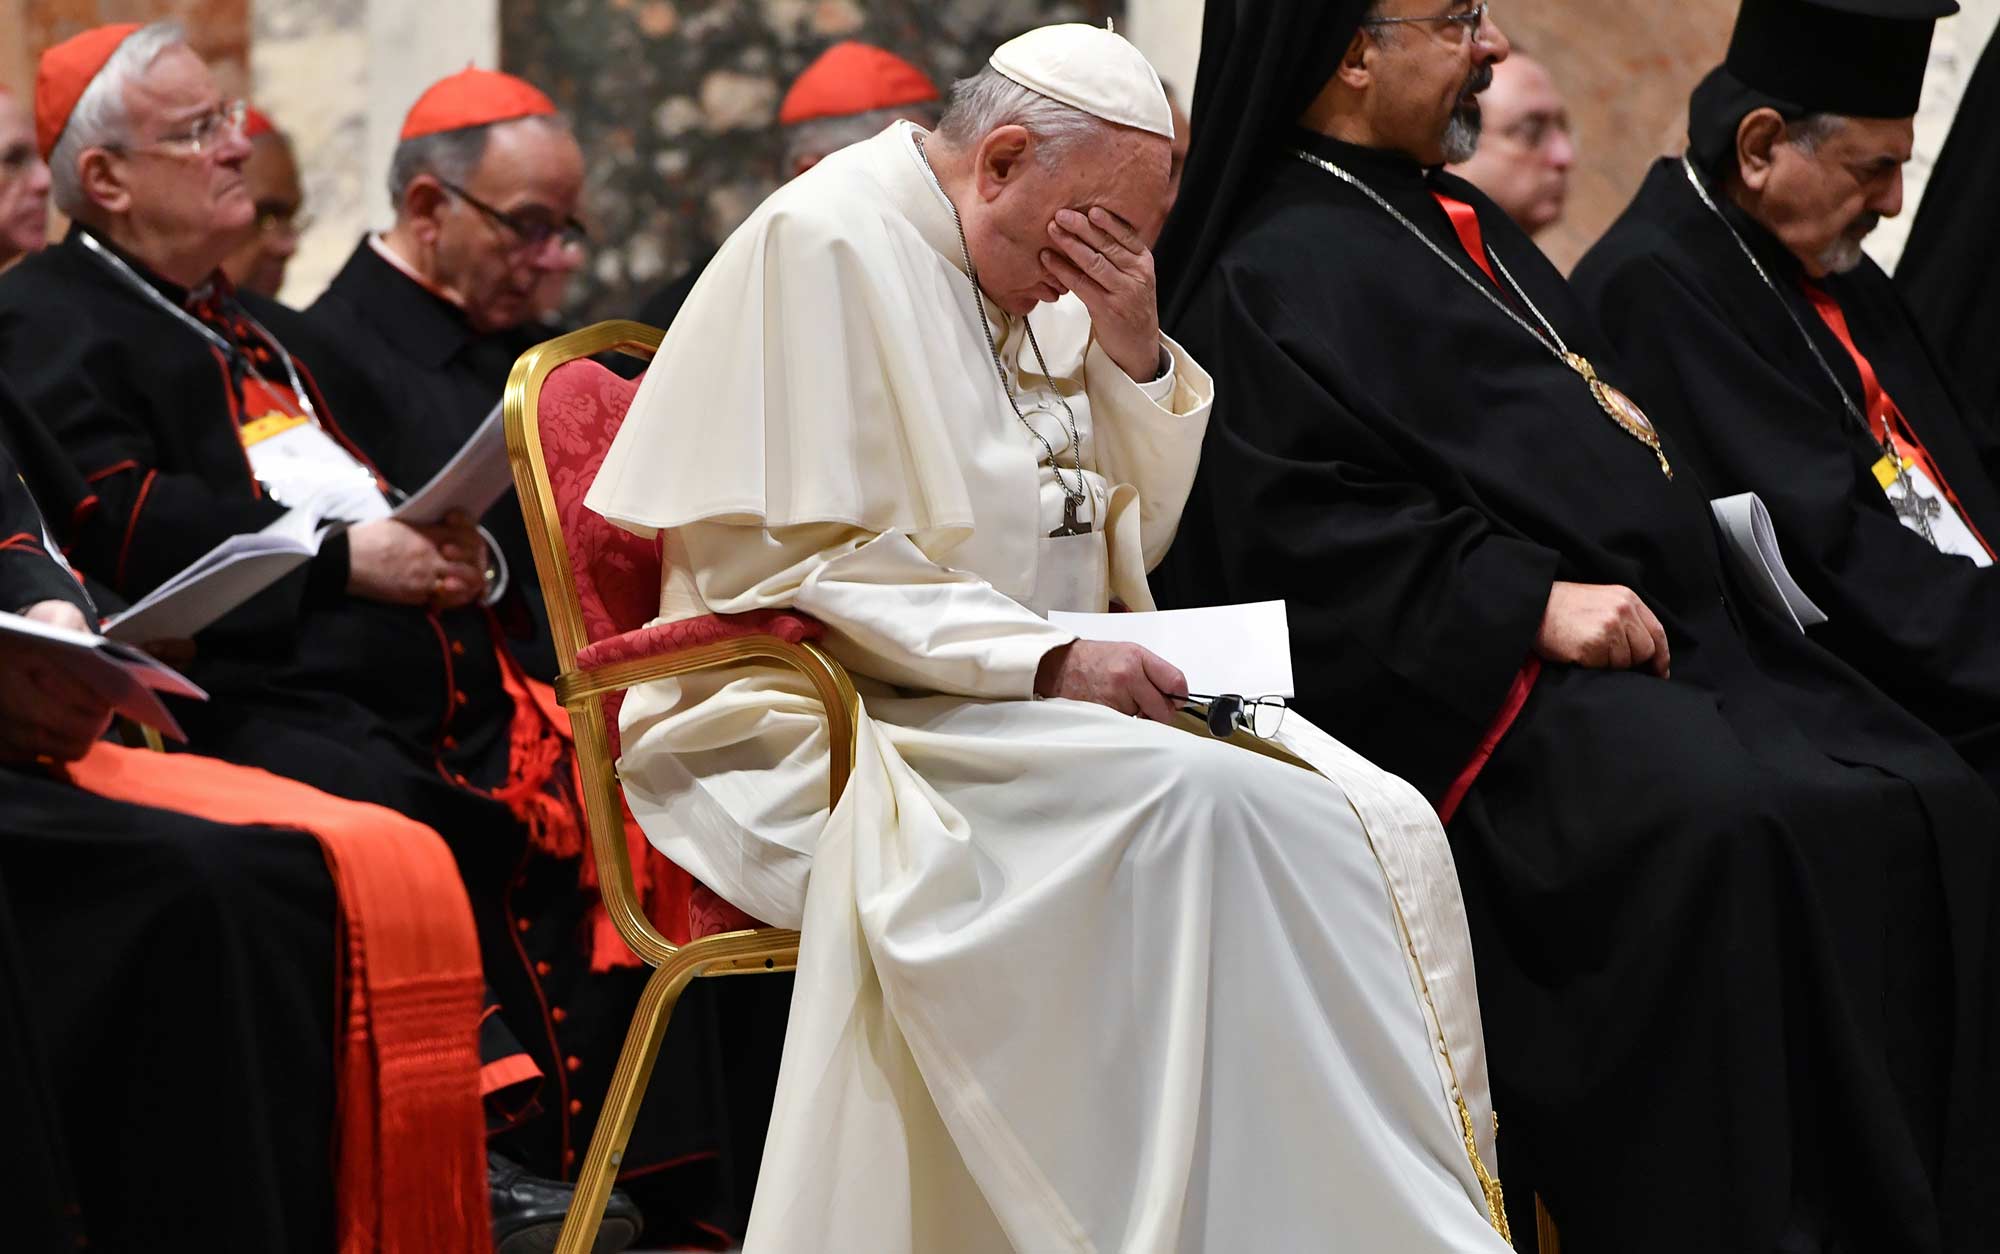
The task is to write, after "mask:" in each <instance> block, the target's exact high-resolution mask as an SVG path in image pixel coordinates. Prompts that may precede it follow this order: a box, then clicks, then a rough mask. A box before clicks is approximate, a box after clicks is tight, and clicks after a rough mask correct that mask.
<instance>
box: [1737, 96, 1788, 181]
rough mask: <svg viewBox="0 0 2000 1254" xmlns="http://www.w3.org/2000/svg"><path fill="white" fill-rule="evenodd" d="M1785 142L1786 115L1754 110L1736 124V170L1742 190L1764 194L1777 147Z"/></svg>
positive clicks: (1774, 111)
mask: <svg viewBox="0 0 2000 1254" xmlns="http://www.w3.org/2000/svg"><path fill="white" fill-rule="evenodd" d="M1783 142H1785V115H1784V114H1782V113H1779V112H1778V111H1777V110H1776V109H1769V108H1766V109H1755V110H1752V111H1751V112H1750V114H1749V115H1748V116H1746V117H1745V118H1744V119H1743V120H1742V121H1741V122H1738V123H1737V124H1736V170H1737V174H1738V176H1739V177H1740V178H1741V179H1742V180H1743V186H1745V187H1747V188H1749V189H1750V190H1751V191H1753V192H1761V191H1763V190H1764V185H1765V184H1766V183H1768V182H1770V180H1771V167H1772V165H1773V164H1774V162H1775V160H1776V153H1777V147H1778V145H1779V144H1781V143H1783Z"/></svg>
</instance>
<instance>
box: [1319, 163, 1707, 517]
mask: <svg viewBox="0 0 2000 1254" xmlns="http://www.w3.org/2000/svg"><path fill="white" fill-rule="evenodd" d="M1292 155H1293V156H1295V157H1297V158H1298V159H1299V160H1301V161H1303V162H1305V163H1306V164H1307V165H1310V166H1313V167H1315V168H1317V169H1321V170H1324V171H1326V172H1327V173H1328V174H1331V175H1333V177H1335V178H1337V179H1339V180H1340V181H1341V182H1343V183H1345V184H1347V185H1348V186H1349V187H1352V188H1353V189H1354V190H1356V191H1358V192H1360V193H1361V194H1362V195H1364V196H1366V197H1367V198H1368V199H1370V200H1372V201H1374V202H1375V205H1376V207H1377V208H1379V209H1381V210H1382V212H1384V213H1386V214H1388V215H1389V216H1390V217H1391V218H1394V219H1395V220H1396V221H1397V222H1399V223H1401V224H1402V226H1403V229H1404V230H1406V231H1408V232H1409V233H1410V234H1412V235H1414V236H1416V237H1417V241H1418V242H1419V243H1421V244H1422V245H1423V246H1424V247H1425V248H1428V249H1430V250H1431V252H1432V253H1433V254H1435V255H1436V257H1437V259H1438V260H1439V261H1442V262H1444V263H1445V265H1447V266H1450V267H1451V269H1452V271H1453V273H1455V274H1457V275H1458V277H1459V278H1461V279H1464V280H1465V281H1466V283H1468V284H1469V285H1470V286H1471V287H1472V290H1473V291H1475V292H1478V293H1479V294H1480V295H1481V296H1484V297H1485V298H1486V299H1487V300H1488V301H1490V302H1491V303H1492V305H1493V307H1494V308H1495V309H1498V310H1499V311H1500V312H1501V313H1503V314H1506V315H1507V316H1508V317H1509V318H1510V319H1512V320H1513V322H1514V325H1516V326H1518V327H1520V328H1521V329H1522V330H1523V331H1526V332H1527V333H1528V334H1529V335H1530V336H1533V337H1534V340H1535V342H1536V343H1537V344H1540V345H1541V346H1542V347H1543V348H1546V349H1547V350H1549V354H1550V355H1551V356H1553V357H1554V358H1555V359H1556V360H1557V361H1559V362H1561V363H1562V364H1563V365H1565V366H1567V367H1569V368H1570V369H1571V370H1574V371H1575V372H1576V373H1577V374H1579V375H1581V376H1582V377H1583V381H1584V382H1585V383H1587V384H1589V385H1590V394H1591V396H1592V397H1593V398H1595V400H1596V401H1597V404H1598V407H1599V408H1600V409H1602V410H1603V411H1604V412H1605V414H1606V415H1607V416H1609V417H1610V419H1611V421H1612V422H1614V423H1616V424H1617V425H1618V428H1619V429H1620V430H1622V431H1623V432H1625V434H1627V435H1629V436H1631V437H1632V438H1633V439H1635V440H1637V441H1638V442H1639V443H1641V444H1643V445H1645V446H1646V447H1647V448H1649V449H1651V450H1653V456H1654V457H1655V458H1656V459H1658V461H1659V463H1660V473H1661V474H1663V475H1665V476H1666V477H1667V478H1669V479H1671V478H1673V477H1674V468H1673V467H1672V466H1671V465H1669V464H1668V462H1667V453H1666V450H1665V449H1663V448H1661V447H1660V437H1659V433H1658V432H1656V431H1655V430H1654V429H1653V423H1652V420H1651V419H1649V418H1647V417H1646V415H1645V412H1644V411H1643V410H1641V409H1640V408H1639V406H1638V405H1637V404H1636V403H1635V402H1634V401H1633V400H1632V398H1631V397H1629V396H1627V395H1625V394H1624V393H1623V392H1621V391H1619V390H1618V389H1617V388H1615V387H1612V386H1611V385H1610V384H1609V383H1606V382H1605V381H1604V380H1602V379H1600V378H1598V377H1597V368H1596V367H1594V366H1592V365H1591V364H1590V361H1589V359H1587V358H1586V357H1584V356H1583V355H1582V354H1581V353H1573V352H1571V351H1570V348H1569V345H1567V344H1565V343H1563V338H1562V336H1561V335H1560V334H1559V333H1557V331H1556V328H1555V324H1554V323H1553V322H1550V321H1549V320H1548V318H1547V316H1546V315H1544V314H1543V313H1542V311H1541V309H1540V308H1539V307H1538V306H1536V304H1535V302H1534V301H1533V300H1531V299H1530V298H1529V296H1528V293H1527V292H1526V291H1525V290H1524V289H1523V288H1522V287H1521V285H1520V284H1519V283H1518V282H1516V281H1515V279H1514V275H1513V273H1512V272H1511V271H1509V270H1508V269H1507V265H1506V263H1505V262H1503V261H1501V260H1500V258H1499V256H1498V255H1497V254H1496V253H1494V251H1493V250H1492V249H1490V248H1489V249H1487V250H1486V256H1487V258H1488V260H1490V261H1492V263H1493V265H1494V267H1495V268H1496V269H1497V270H1498V271H1499V272H1500V275H1501V277H1502V278H1504V279H1506V280H1507V286H1508V287H1510V288H1512V289H1513V291H1514V295H1516V296H1518V297H1520V299H1521V303H1522V304H1523V305H1525V306H1527V308H1528V312H1530V313H1532V314H1534V315H1535V321H1537V322H1539V323H1541V324H1542V325H1541V329H1540V330H1537V329H1536V328H1535V327H1534V326H1533V325H1532V324H1531V323H1529V321H1528V320H1527V319H1526V318H1523V317H1522V316H1521V315H1520V314H1518V313H1516V312H1514V310H1512V309H1510V308H1508V306H1507V302H1506V301H1504V300H1501V299H1500V297H1499V296H1498V295H1496V294H1495V293H1494V291H1493V289H1492V288H1491V287H1488V286H1487V285H1486V284H1484V283H1481V282H1480V281H1479V280H1478V279H1475V278H1473V277H1472V272H1471V271H1469V270H1467V269H1466V268H1465V267H1464V266H1463V265H1461V264H1459V262H1458V260H1457V258H1455V257H1453V256H1452V255H1451V254H1450V253H1448V252H1446V251H1445V250H1444V249H1442V248H1440V247H1438V245H1437V242H1436V241H1434V240H1433V239H1431V237H1430V236H1428V235H1426V234H1424V232H1423V229H1422V228H1421V227H1419V226H1418V225H1417V224H1416V223H1414V222H1412V221H1410V219H1409V218H1408V217H1407V216H1406V215H1405V214H1404V213H1403V212H1402V211H1401V210H1399V209H1397V208H1396V206H1394V205H1392V204H1390V203H1389V201H1388V200H1387V198H1385V197H1384V196H1383V195H1382V194H1381V193H1380V192H1377V191H1376V190H1375V189H1374V188H1372V187H1370V186H1368V184H1366V183H1364V182H1362V181H1361V180H1360V179H1358V178H1356V177H1354V176H1353V175H1352V174H1349V173H1348V172H1347V171H1346V170H1343V169H1341V168H1340V167H1339V166H1337V165H1335V164H1334V163H1333V162H1331V161H1328V160H1327V159H1326V158H1324V157H1319V156H1315V155H1313V154H1312V153H1309V152H1307V151H1306V150H1305V149H1303V148H1295V149H1293V150H1292Z"/></svg>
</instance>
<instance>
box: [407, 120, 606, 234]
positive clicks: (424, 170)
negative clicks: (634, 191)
mask: <svg viewBox="0 0 2000 1254" xmlns="http://www.w3.org/2000/svg"><path fill="white" fill-rule="evenodd" d="M516 122H537V123H540V124H541V125H543V126H549V127H554V128H556V129H559V130H562V131H564V132H567V131H568V130H569V123H568V122H567V121H565V120H564V119H563V118H562V116H561V115H560V114H531V115H529V116H528V117H521V118H508V119H506V120H505V121H501V122H488V123H486V124H485V125H483V126H461V127H459V128H458V129H457V130H455V131H439V132H437V133H436V134H434V135H419V136H417V137H416V138H415V139H406V140H404V141H403V142H402V143H400V144H397V145H396V151H395V154H394V155H393V156H391V157H390V158H389V203H390V205H391V206H392V207H394V208H395V210H396V211H397V212H398V213H400V212H402V209H403V193H405V192H407V191H409V190H410V184H412V183H414V182H416V181H417V179H418V178H419V177H421V176H422V175H426V174H428V175H430V176H431V177H432V178H434V179H436V180H438V181H439V182H441V183H456V184H458V185H459V186H460V187H463V186H465V185H466V184H467V183H469V182H471V181H472V176H473V174H474V172H476V171H477V170H478V169H479V163H480V162H481V161H483V160H485V159H486V142H487V140H488V139H489V138H490V137H491V136H492V134H493V128H494V127H496V126H511V125H513V124H514V123H516Z"/></svg>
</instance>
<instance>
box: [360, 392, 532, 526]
mask: <svg viewBox="0 0 2000 1254" xmlns="http://www.w3.org/2000/svg"><path fill="white" fill-rule="evenodd" d="M513 488H514V471H513V468H512V467H510V466H509V465H508V464H507V428H506V424H505V423H504V422H503V421H502V420H501V417H500V406H498V405H495V406H494V407H493V409H492V411H491V412H490V413H488V414H487V415H486V420H485V421H484V422H482V423H480V424H479V429H478V430H477V431H474V432H473V433H472V436H471V438H469V439H468V440H466V442H465V443H464V444H462V445H460V446H459V450H458V452H456V453H453V454H452V455H451V460H450V461H448V462H446V463H445V464H444V467H443V469H441V470H439V471H438V472H437V473H436V474H434V475H432V476H431V480H430V482H429V483H426V484H425V485H424V486H423V487H421V488H418V489H417V491H416V492H415V494H414V495H412V496H411V497H410V498H409V499H408V500H406V501H404V502H403V503H402V504H401V505H398V506H397V507H396V510H395V512H394V513H393V514H391V515H390V517H391V518H399V519H401V520H402V521H404V522H407V523H418V524H421V523H434V522H442V521H444V517H445V515H446V514H449V513H451V512H452V511H453V510H455V509H462V510H464V511H465V513H466V515H467V516H468V517H470V518H474V519H477V518H480V517H482V516H484V515H485V513H486V511H487V510H489V509H492V508H493V505H494V502H496V501H498V500H499V499H500V498H501V497H503V496H505V495H506V494H507V493H508V492H510V491H512V490H513Z"/></svg>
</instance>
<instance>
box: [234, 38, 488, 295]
mask: <svg viewBox="0 0 2000 1254" xmlns="http://www.w3.org/2000/svg"><path fill="white" fill-rule="evenodd" d="M253 7H254V22H253V30H252V40H251V47H250V54H251V55H250V65H251V78H252V93H251V94H252V98H253V99H254V100H255V101H256V102H257V104H258V106H259V107H260V108H262V109H263V110H264V111H265V112H266V113H268V114H270V115H271V118H272V120H273V121H275V122H276V123H277V124H278V126H279V127H280V128H281V129H283V130H284V131H285V132H286V134H288V135H290V136H291V138H292V144H293V148H294V151H295V152H296V153H297V156H298V161H299V170H300V173H301V175H302V177H303V179H304V182H305V192H306V212H307V214H308V215H309V216H310V217H311V219H312V225H311V227H310V229H308V230H307V231H306V233H305V236H304V238H303V239H301V241H300V244H299V252H298V255H297V256H295V257H294V258H293V259H292V264H291V267H290V269H289V270H288V271H287V273H286V276H285V290H284V293H283V296H284V298H285V300H287V301H288V302H290V303H292V304H294V305H305V304H309V303H311V301H312V300H313V299H314V298H315V297H317V296H318V295H319V293H320V292H321V291H322V290H323V289H324V288H325V287H326V284H327V283H328V281H329V280H331V279H332V278H333V276H334V274H335V273H336V272H337V271H338V270H339V269H340V266H341V264H342V263H343V262H345V261H346V260H347V255H348V253H349V252H351V251H352V250H353V248H354V246H355V244H356V242H358V241H359V240H360V238H361V236H362V234H363V233H364V232H365V231H369V230H375V229H379V228H381V227H383V226H386V225H388V222H389V218H390V208H389V193H388V190H387V188H386V187H385V186H384V180H385V179H386V178H387V176H388V170H389V156H390V154H391V153H392V152H393V151H394V150H395V146H396V134H397V132H398V131H399V130H400V129H401V128H402V124H403V115H404V114H405V113H407V112H408V111H409V108H410V105H411V104H413V103H414V102H415V101H416V98H417V97H418V95H420V94H421V93H422V92H423V90H424V88H426V87H428V86H430V85H431V84H432V83H434V82H436V81H437V80H438V79H440V78H443V77H444V76H445V75H447V74H450V73H453V72H455V71H457V70H461V69H463V68H465V66H466V65H467V64H478V65H482V66H486V67H488V68H491V67H494V66H497V65H498V64H499V61H500V24H499V13H498V11H497V9H496V8H495V6H494V4H493V3H492V0H447V2H443V3H412V2H411V0H254V4H253Z"/></svg>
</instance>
